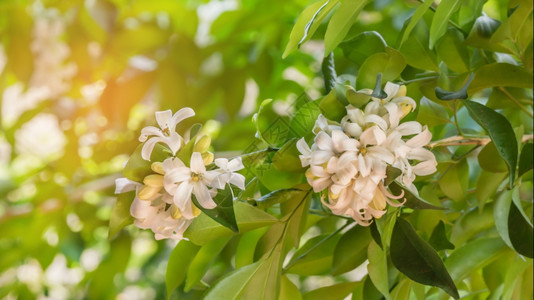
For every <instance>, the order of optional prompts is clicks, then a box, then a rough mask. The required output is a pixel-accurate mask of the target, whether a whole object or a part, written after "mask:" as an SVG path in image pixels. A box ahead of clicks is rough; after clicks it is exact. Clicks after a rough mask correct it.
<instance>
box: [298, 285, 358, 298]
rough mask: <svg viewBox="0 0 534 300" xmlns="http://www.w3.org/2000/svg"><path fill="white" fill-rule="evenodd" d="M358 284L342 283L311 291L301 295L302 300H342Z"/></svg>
mask: <svg viewBox="0 0 534 300" xmlns="http://www.w3.org/2000/svg"><path fill="white" fill-rule="evenodd" d="M360 284H361V283H360V282H343V283H338V284H334V285H331V286H325V287H322V288H318V289H315V290H311V291H309V292H307V293H305V294H304V295H302V299H303V300H324V299H329V300H342V299H346V297H347V296H348V295H349V294H350V293H352V291H354V289H355V288H356V287H357V286H359V285H360Z"/></svg>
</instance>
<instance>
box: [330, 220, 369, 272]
mask: <svg viewBox="0 0 534 300" xmlns="http://www.w3.org/2000/svg"><path fill="white" fill-rule="evenodd" d="M370 241H371V232H370V230H369V228H366V227H363V226H354V227H353V228H351V229H350V230H349V231H347V232H345V233H344V234H343V235H342V236H341V238H340V239H339V242H338V243H337V245H336V248H335V249H334V258H333V262H332V274H333V275H339V274H343V273H345V272H348V271H351V270H353V269H354V268H356V267H358V266H359V265H361V264H362V263H363V262H364V261H365V259H366V258H367V246H368V244H369V242H370Z"/></svg>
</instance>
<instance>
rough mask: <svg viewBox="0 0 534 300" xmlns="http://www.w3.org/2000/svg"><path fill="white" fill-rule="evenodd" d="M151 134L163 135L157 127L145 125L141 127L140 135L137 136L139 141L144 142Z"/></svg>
mask: <svg viewBox="0 0 534 300" xmlns="http://www.w3.org/2000/svg"><path fill="white" fill-rule="evenodd" d="M152 135H156V136H161V137H162V136H163V134H162V133H161V130H160V129H159V128H156V127H154V126H147V127H145V128H143V129H141V135H140V136H139V141H140V142H144V141H146V139H147V138H148V137H149V136H152Z"/></svg>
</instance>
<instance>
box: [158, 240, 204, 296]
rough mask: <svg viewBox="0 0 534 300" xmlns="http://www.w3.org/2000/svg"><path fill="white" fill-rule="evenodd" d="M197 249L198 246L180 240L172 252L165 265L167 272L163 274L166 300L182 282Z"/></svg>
mask: <svg viewBox="0 0 534 300" xmlns="http://www.w3.org/2000/svg"><path fill="white" fill-rule="evenodd" d="M199 249H200V247H199V246H197V245H195V244H193V243H191V242H189V241H186V240H181V241H180V242H179V243H178V245H176V247H174V249H173V250H172V252H171V255H170V256H169V262H168V263H167V271H166V272H165V286H166V288H167V299H170V298H171V295H172V292H173V291H174V289H176V288H177V287H178V286H180V285H181V284H182V283H183V282H184V280H185V275H186V272H187V269H188V268H189V265H190V264H191V261H192V260H193V258H194V257H195V255H196V254H197V252H198V250H199Z"/></svg>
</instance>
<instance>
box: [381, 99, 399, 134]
mask: <svg viewBox="0 0 534 300" xmlns="http://www.w3.org/2000/svg"><path fill="white" fill-rule="evenodd" d="M384 107H385V108H386V110H387V111H388V114H389V127H391V128H395V127H397V126H398V125H399V122H400V117H401V116H402V111H400V108H399V106H397V104H395V103H388V104H386V105H385V106H384ZM399 112H400V113H399Z"/></svg>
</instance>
